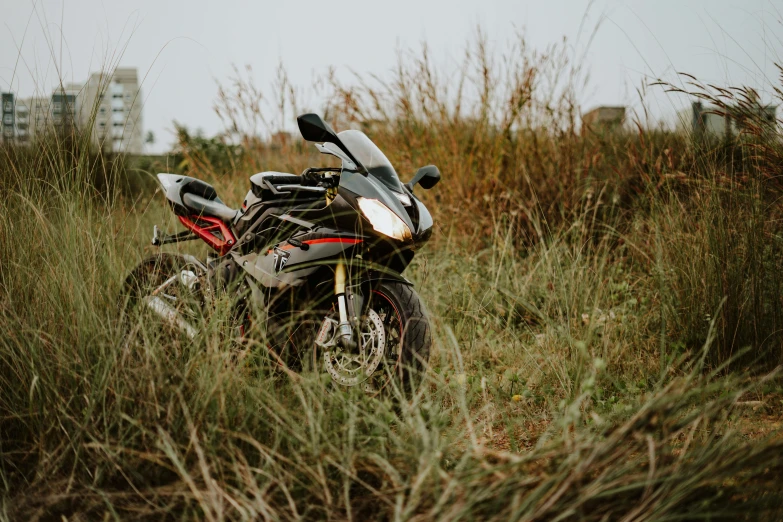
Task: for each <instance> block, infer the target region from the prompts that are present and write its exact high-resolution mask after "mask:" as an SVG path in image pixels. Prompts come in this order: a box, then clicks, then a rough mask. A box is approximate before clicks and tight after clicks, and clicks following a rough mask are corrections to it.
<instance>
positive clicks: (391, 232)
mask: <svg viewBox="0 0 783 522" xmlns="http://www.w3.org/2000/svg"><path fill="white" fill-rule="evenodd" d="M356 201H357V203H359V208H360V209H361V211H362V214H364V217H366V218H367V219H368V220H369V221H370V224H371V225H372V228H374V229H375V230H376V231H377V232H380V233H381V234H384V235H387V236H389V237H393V238H394V239H398V240H400V241H405V240H406V239H411V237H412V236H411V229H409V228H408V225H406V224H405V222H404V221H403V220H402V219H400V217H399V216H398V215H397V214H395V213H394V212H392V211H391V210H390V209H389V207H387V206H386V205H384V204H383V203H381V202H380V201H378V200H377V199H368V198H358V199H357V200H356Z"/></svg>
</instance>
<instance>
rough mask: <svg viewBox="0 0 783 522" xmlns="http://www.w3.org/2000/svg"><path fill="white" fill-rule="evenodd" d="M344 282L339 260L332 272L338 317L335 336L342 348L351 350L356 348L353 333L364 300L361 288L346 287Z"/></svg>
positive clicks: (344, 274) (342, 266) (357, 325)
mask: <svg viewBox="0 0 783 522" xmlns="http://www.w3.org/2000/svg"><path fill="white" fill-rule="evenodd" d="M346 280H347V277H346V270H345V261H344V260H343V259H340V260H338V261H337V266H336V267H335V270H334V295H335V296H337V311H338V313H339V316H340V324H339V325H338V327H337V336H338V342H339V343H340V344H341V345H342V347H343V348H345V349H347V350H352V349H354V348H356V340H355V339H354V332H355V331H356V330H357V329H358V327H359V315H360V313H361V310H362V303H363V301H364V299H363V296H362V292H361V286H360V285H359V284H357V285H347V284H346ZM346 296H347V298H346Z"/></svg>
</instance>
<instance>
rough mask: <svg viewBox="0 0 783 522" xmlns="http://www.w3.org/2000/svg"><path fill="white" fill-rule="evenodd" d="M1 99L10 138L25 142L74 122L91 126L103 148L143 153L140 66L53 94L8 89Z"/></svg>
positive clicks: (6, 135) (4, 128)
mask: <svg viewBox="0 0 783 522" xmlns="http://www.w3.org/2000/svg"><path fill="white" fill-rule="evenodd" d="M0 102H1V103H2V106H0V109H2V120H0V121H1V122H2V134H0V136H2V139H4V140H14V141H15V142H17V143H24V142H28V141H31V140H33V139H35V137H36V135H39V136H40V135H41V134H42V133H44V132H45V131H46V129H48V128H52V129H55V130H59V131H63V130H67V129H68V128H69V126H71V127H76V128H79V129H83V130H88V131H89V133H90V139H91V140H92V142H93V143H94V144H95V145H96V146H98V147H101V148H102V149H103V150H106V151H113V152H126V153H129V154H141V153H142V152H143V129H142V114H141V102H142V100H141V89H140V88H139V81H138V75H137V73H136V69H135V68H117V69H115V70H114V71H113V73H111V74H109V73H103V72H100V73H93V74H92V75H90V78H89V79H88V80H87V82H86V83H84V84H79V83H69V84H65V85H60V86H58V87H56V88H55V89H54V92H53V93H52V95H51V97H50V98H42V97H33V98H27V99H24V100H18V101H17V100H15V97H14V94H13V93H3V94H2V99H1V100H0ZM6 108H7V109H8V111H6Z"/></svg>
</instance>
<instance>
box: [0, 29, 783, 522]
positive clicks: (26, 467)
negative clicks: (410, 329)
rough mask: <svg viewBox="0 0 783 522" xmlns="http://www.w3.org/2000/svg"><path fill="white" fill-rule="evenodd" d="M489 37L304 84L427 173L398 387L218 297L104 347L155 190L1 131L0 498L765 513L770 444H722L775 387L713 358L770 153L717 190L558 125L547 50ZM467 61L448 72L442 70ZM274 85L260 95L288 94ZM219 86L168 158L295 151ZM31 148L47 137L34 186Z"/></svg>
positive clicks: (771, 253) (750, 276)
mask: <svg viewBox="0 0 783 522" xmlns="http://www.w3.org/2000/svg"><path fill="white" fill-rule="evenodd" d="M490 57H491V54H490V53H488V52H487V51H486V48H485V44H484V43H483V41H481V40H479V42H478V43H476V44H474V45H473V47H470V48H469V49H468V51H467V53H466V64H465V69H463V70H461V71H460V72H458V73H457V74H458V75H457V77H456V80H457V81H455V80H454V79H452V78H450V77H445V76H443V73H441V72H439V71H438V69H437V68H436V67H435V66H434V65H433V64H432V63H431V62H430V61H429V58H428V56H427V54H426V52H424V51H423V52H422V54H420V55H403V56H402V57H401V62H400V66H399V68H398V69H397V71H396V72H395V76H393V77H392V79H390V80H388V81H384V82H380V83H379V84H378V85H375V86H371V85H369V84H362V83H358V84H353V85H342V84H337V83H336V81H332V83H331V85H332V87H333V92H334V93H335V98H334V99H333V100H332V103H331V104H330V105H329V107H327V108H328V109H329V110H330V112H329V114H330V117H331V118H332V121H334V122H335V125H336V126H337V127H338V128H345V127H347V126H351V125H356V126H359V127H363V128H365V129H366V131H367V132H368V133H369V134H370V135H371V136H372V138H373V139H374V140H375V141H376V142H377V143H378V144H379V146H380V147H381V148H382V149H383V150H384V151H386V152H387V153H388V154H389V156H390V158H391V159H392V161H393V162H394V164H395V165H396V166H397V167H398V171H399V172H400V173H401V175H402V176H403V177H404V178H405V177H407V176H406V175H405V174H404V173H405V172H411V171H413V169H414V168H415V167H418V166H420V164H426V163H435V164H437V165H439V167H440V168H441V170H442V171H443V174H444V179H443V182H442V183H441V184H440V185H438V186H437V187H436V188H435V189H433V190H432V191H430V192H429V193H425V194H423V196H422V197H424V198H425V199H426V201H427V204H428V205H429V206H430V207H431V208H432V209H433V211H434V212H435V215H436V217H437V222H438V226H439V228H438V231H437V234H436V237H435V239H434V240H433V242H432V244H431V245H430V246H429V247H428V249H427V250H425V251H423V252H422V253H420V255H419V256H418V257H417V258H416V260H415V263H414V265H413V266H412V268H411V271H410V274H408V275H410V276H411V277H412V278H413V279H414V280H415V282H416V284H417V287H418V289H419V292H420V294H421V295H422V296H423V298H424V300H425V303H426V304H427V307H428V309H429V312H430V316H431V320H432V321H433V324H434V327H435V334H436V335H435V346H434V348H433V353H432V357H431V361H430V370H429V371H428V373H427V375H426V377H425V382H424V383H423V385H422V386H421V388H420V390H419V392H418V393H417V394H416V395H415V396H414V397H412V398H410V399H404V398H403V397H396V398H394V397H392V398H390V399H388V400H384V399H372V398H368V397H365V396H364V395H362V394H360V393H357V392H356V391H355V390H350V389H349V390H344V391H327V389H326V388H325V387H324V386H323V383H322V382H321V381H319V380H318V379H315V378H311V377H307V376H292V375H288V374H286V373H282V372H280V371H279V369H278V367H277V365H276V362H275V361H270V360H269V359H268V354H267V352H266V350H265V349H264V348H263V347H262V346H254V345H251V346H249V347H241V346H237V345H235V344H233V343H230V342H227V341H226V339H225V337H224V336H221V335H220V333H219V329H220V326H221V320H222V319H223V317H222V316H221V314H220V313H215V314H207V315H206V316H205V317H204V318H203V319H202V320H203V324H202V327H203V329H204V331H205V332H207V334H205V335H204V336H202V337H200V338H199V339H197V340H195V341H194V342H192V343H173V342H170V341H167V340H166V339H165V338H161V337H159V335H158V333H157V332H155V331H154V330H152V329H149V331H145V332H142V333H143V335H142V336H141V337H140V339H141V340H140V342H139V343H138V344H137V345H129V344H128V343H126V342H124V337H123V336H122V335H120V331H119V326H118V324H117V315H118V312H117V310H116V307H115V305H116V296H117V292H118V291H119V286H120V283H121V281H122V280H123V278H124V276H125V275H126V274H127V272H128V271H129V270H130V269H131V268H132V267H133V266H134V265H135V264H136V263H137V262H138V261H139V259H140V258H141V256H142V255H143V253H144V252H145V251H146V250H148V249H149V248H150V247H149V246H145V245H146V243H147V241H148V235H149V231H150V230H151V227H152V224H153V223H157V224H162V223H163V222H165V220H166V219H167V218H166V216H168V213H167V211H166V209H165V206H164V203H163V202H162V201H161V198H160V196H158V195H154V196H145V197H141V198H138V197H137V198H134V199H123V198H96V197H84V195H85V194H94V193H95V190H94V189H93V188H90V187H91V186H92V185H91V183H92V182H91V179H92V177H91V176H92V175H91V174H90V173H91V172H92V170H90V169H91V167H90V165H92V163H90V162H89V161H85V160H84V158H85V157H86V156H84V155H82V156H80V158H81V159H78V160H76V161H72V162H65V159H66V158H72V157H73V156H72V155H71V154H70V152H69V149H68V148H67V147H65V146H63V145H62V142H58V141H52V142H44V143H40V144H39V145H38V148H37V149H33V152H35V154H30V153H29V152H25V151H22V150H19V151H17V150H13V151H9V152H7V153H6V156H5V158H8V160H7V161H6V162H4V163H3V167H2V169H3V171H2V176H3V178H2V179H3V182H2V183H3V184H4V186H6V187H9V188H8V190H7V197H5V198H3V199H2V200H0V238H1V239H2V242H0V327H2V331H3V332H4V334H3V335H2V336H0V378H1V379H2V385H1V386H0V478H1V479H2V495H0V517H3V518H5V519H9V520H16V519H35V518H39V519H40V518H43V519H46V518H56V517H60V516H66V517H71V518H74V517H81V518H84V519H94V518H105V519H112V518H115V519H124V518H141V519H152V520H159V519H161V518H171V519H173V518H183V519H189V518H201V519H209V520H223V519H264V520H289V519H330V520H334V519H338V520H346V519H348V520H368V519H369V520H374V519H377V520H387V519H388V520H391V519H394V520H397V519H399V520H403V519H440V520H456V519H468V520H472V519H482V520H483V519H488V520H534V519H537V520H555V519H559V520H565V519H580V520H615V519H624V520H632V519H695V518H707V519H732V520H734V519H749V520H757V519H769V520H775V519H779V518H780V517H781V515H782V513H781V511H780V510H781V507H780V506H781V505H783V503H781V500H783V499H781V492H780V488H779V484H780V481H781V479H783V466H781V456H780V455H781V445H780V441H779V437H775V436H772V437H769V438H765V437H758V436H753V437H749V436H748V433H749V432H750V431H751V430H753V429H755V427H756V426H759V425H761V423H762V422H763V419H764V418H763V417H760V416H759V413H760V412H761V411H769V410H770V409H772V408H773V406H777V405H776V404H774V403H775V401H776V400H778V399H779V397H780V389H779V380H778V377H777V373H775V372H774V371H773V372H771V373H766V371H764V365H763V364H762V365H761V366H756V367H754V368H758V370H757V371H755V375H754V376H752V377H751V376H749V375H748V374H747V373H744V372H742V371H739V370H738V369H737V368H738V364H740V363H742V364H745V361H746V360H753V361H757V362H758V361H760V362H761V363H767V364H768V365H770V366H773V365H774V364H775V363H776V362H777V359H776V357H777V356H778V353H779V352H777V350H778V345H777V344H776V343H777V341H775V339H777V337H775V333H776V328H777V326H776V325H777V323H776V322H775V321H777V319H776V315H775V314H776V313H777V311H776V310H777V308H776V307H777V304H778V302H779V297H778V296H779V295H780V294H779V292H776V291H775V288H776V287H775V286H774V284H777V283H776V282H777V277H779V276H777V274H778V273H779V270H778V268H779V267H780V257H779V256H778V255H777V232H778V229H777V228H776V226H777V224H776V223H777V222H776V220H775V219H774V216H775V215H776V212H777V211H776V210H775V207H774V206H773V205H771V204H770V202H771V201H770V200H769V199H767V197H768V196H766V195H764V196H763V197H761V196H760V197H758V198H756V197H754V194H759V192H758V187H759V185H758V182H757V181H758V180H760V179H762V178H761V176H762V174H763V173H764V172H765V171H764V169H767V168H770V167H768V166H765V165H767V163H764V162H762V161H753V162H749V163H747V164H742V165H739V166H734V167H733V168H734V169H735V170H732V171H731V176H733V178H732V179H734V180H735V181H736V180H739V181H741V180H742V179H743V178H742V176H751V175H753V176H755V178H753V179H755V180H757V181H755V182H751V181H748V182H747V184H746V185H743V186H737V184H736V183H734V184H726V183H725V182H724V177H723V176H722V175H721V173H722V172H723V171H724V169H726V168H727V166H726V165H727V163H725V161H724V160H723V159H721V158H720V157H714V156H712V155H711V154H710V153H709V150H712V149H708V151H707V152H706V153H705V151H704V149H700V148H698V147H694V146H693V144H692V143H691V142H690V141H689V140H688V139H686V138H683V137H681V136H676V135H672V134H667V133H663V132H659V131H656V132H648V131H646V130H644V129H643V128H641V127H639V128H638V131H637V132H635V133H617V134H614V133H605V134H591V133H586V134H581V133H578V132H577V127H576V125H577V116H576V115H577V114H578V108H577V107H576V105H575V103H574V101H573V100H574V99H575V98H574V96H573V92H574V89H576V88H578V87H579V85H580V84H579V83H578V82H579V81H581V80H579V78H581V76H580V72H579V70H578V69H575V68H572V67H571V66H570V65H569V64H568V62H567V60H566V57H567V54H566V53H565V52H564V47H561V46H554V47H553V48H552V49H550V50H548V51H547V52H546V53H544V54H539V53H535V52H533V51H532V50H530V49H528V48H526V47H525V46H524V41H523V40H520V41H519V43H518V45H517V46H516V47H514V48H513V49H510V50H509V52H508V58H507V59H506V60H505V61H503V62H500V63H498V62H492V60H491V58H490ZM474 71H479V72H481V74H480V75H479V76H478V78H480V81H479V82H478V83H477V84H476V85H475V87H474V89H473V91H472V92H468V88H467V87H463V89H465V90H464V91H460V90H459V89H458V90H457V92H456V93H455V92H454V91H453V90H449V89H447V85H457V86H459V85H467V84H468V82H469V81H470V78H474V77H476V76H475V74H473V72H474ZM284 78H285V76H284V71H281V76H280V78H279V79H278V81H277V83H276V86H277V90H276V92H277V94H278V95H279V96H275V97H274V98H273V99H274V100H275V101H276V102H278V101H279V100H282V102H280V103H272V104H271V105H270V106H271V107H272V108H274V109H275V110H282V111H283V114H286V112H285V111H289V112H288V113H287V114H289V115H290V114H292V113H293V107H298V104H296V100H295V96H292V95H291V93H292V92H294V91H295V90H293V89H292V88H291V86H290V85H289V84H288V83H287V80H286V81H284ZM243 82H246V80H238V82H237V83H236V84H235V85H234V86H233V87H232V88H226V89H224V90H223V94H222V98H221V99H220V101H219V104H220V105H219V108H220V110H222V111H224V112H223V114H224V115H225V116H226V118H227V121H233V123H231V124H230V125H229V126H228V134H227V135H226V136H224V137H220V138H218V139H217V141H216V142H212V143H201V142H197V141H194V139H193V138H194V137H193V136H189V135H181V137H182V143H181V147H180V149H179V150H178V154H180V157H181V159H182V161H180V162H179V168H181V169H188V172H190V173H191V174H193V175H199V176H204V177H206V178H208V179H209V180H211V181H214V183H215V185H216V187H217V189H218V192H220V193H221V196H222V197H223V199H224V200H227V201H229V202H233V203H238V202H239V201H241V197H242V195H243V194H244V193H245V192H246V190H247V188H248V186H247V183H248V182H247V179H246V178H247V175H248V174H250V173H252V172H254V171H256V170H261V169H267V168H268V169H278V170H288V171H294V172H296V171H298V170H299V169H302V168H304V167H306V166H311V165H314V164H317V163H318V162H319V161H321V160H322V158H319V157H317V156H314V155H312V153H311V152H310V148H305V147H303V145H302V144H301V143H298V142H296V141H295V140H293V141H287V140H281V141H278V142H275V143H274V146H272V145H270V144H269V143H268V142H265V140H263V139H260V138H259V137H258V134H259V132H260V129H262V128H263V129H267V130H270V129H271V130H278V129H277V127H279V126H280V124H279V122H280V121H283V120H284V117H283V116H280V117H277V116H275V117H272V116H266V115H265V114H264V113H263V109H262V107H263V103H262V101H263V100H265V99H266V98H265V96H266V94H264V93H263V92H262V91H261V90H258V89H255V88H254V87H253V88H252V89H251V88H250V87H248V86H247V85H246V83H243ZM231 89H235V91H232V90H231ZM232 92H233V93H234V94H232ZM237 92H242V93H244V94H243V96H244V98H242V99H241V100H239V99H236V97H235V94H236V93H237ZM460 92H464V93H465V94H460ZM551 92H555V93H556V94H555V95H554V97H552V96H550V95H549V93H551ZM281 93H282V95H281ZM281 107H282V109H280V108H281ZM262 117H263V119H262ZM254 118H255V119H254ZM242 121H244V122H246V124H247V122H250V124H248V125H247V126H245V127H243V126H242V125H241V123H242ZM253 122H255V123H253ZM254 125H257V126H254ZM264 125H266V127H263V126H264ZM765 139H766V140H767V141H762V142H760V143H761V144H763V145H764V146H765V147H768V148H769V151H774V150H777V149H775V148H774V147H775V141H774V139H775V138H772V137H767V138H765ZM221 144H222V145H226V147H223V148H221ZM234 146H239V147H241V152H240V153H238V154H237V152H236V151H237V149H235V148H234ZM742 146H745V145H742ZM753 147H755V148H754V149H753V150H754V151H760V152H758V155H759V156H760V157H762V158H765V159H764V161H766V162H773V161H774V158H775V156H774V154H773V153H772V152H769V151H766V150H767V149H763V148H760V147H759V142H753ZM224 154H230V157H228V158H227V157H223V156H221V155H224ZM215 156H217V157H218V158H219V159H215ZM20 158H28V159H24V160H22V159H20ZM40 158H55V159H58V161H60V160H59V159H60V158H62V162H59V163H58V161H53V162H52V163H51V165H52V167H51V168H50V170H49V172H51V175H52V176H53V177H56V179H57V180H58V181H57V182H56V183H55V182H52V181H51V179H46V178H43V177H42V176H41V175H40V172H41V171H40V170H38V165H40V163H36V162H37V161H41V160H40ZM222 161H226V163H219V162H222ZM58 175H59V176H58ZM9 180H11V182H9ZM44 187H46V188H45V189H44ZM754 191H756V192H754ZM226 194H227V196H224V195H226ZM763 194H766V193H763ZM142 211H143V212H142ZM167 248H173V247H167ZM199 253H203V252H201V251H199ZM732 292H733V293H732ZM778 308H779V307H778ZM708 314H709V316H708ZM730 314H734V315H730ZM732 318H734V319H732ZM748 318H750V319H751V321H750V323H748V320H747V319H748ZM747 324H750V325H752V326H747ZM754 336H755V337H754ZM752 339H759V340H760V342H758V343H757V344H754V342H748V341H749V340H752ZM748 347H749V348H748ZM743 357H747V358H749V359H743ZM752 406H755V407H759V408H761V410H759V411H758V412H755V410H752V409H750V407H752Z"/></svg>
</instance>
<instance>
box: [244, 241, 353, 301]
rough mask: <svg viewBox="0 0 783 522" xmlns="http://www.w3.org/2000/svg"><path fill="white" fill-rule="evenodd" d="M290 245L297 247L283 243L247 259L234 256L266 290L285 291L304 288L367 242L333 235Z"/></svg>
mask: <svg viewBox="0 0 783 522" xmlns="http://www.w3.org/2000/svg"><path fill="white" fill-rule="evenodd" d="M291 241H293V242H295V243H296V244H292V243H289V242H288V241H283V242H281V243H278V244H276V245H273V246H271V247H270V248H268V249H267V250H266V251H262V252H252V253H249V254H247V255H244V256H243V255H239V254H238V253H231V256H232V257H233V258H234V260H235V261H236V262H237V264H238V265H239V266H240V267H242V269H243V270H245V271H246V272H247V273H248V274H250V275H251V276H252V277H253V278H254V279H255V280H257V281H258V282H259V283H260V284H261V285H263V286H264V287H267V288H285V287H287V286H299V285H301V284H303V283H304V282H305V281H306V280H307V279H306V278H307V277H308V276H310V275H312V274H313V273H314V272H316V271H317V270H318V269H319V268H320V267H323V266H324V265H330V264H333V263H336V262H337V259H338V258H340V257H343V256H344V253H345V252H346V251H347V250H350V249H353V248H355V247H357V246H359V245H360V244H361V243H362V242H363V241H364V239H363V238H361V237H357V236H348V235H345V234H338V233H337V232H334V231H332V233H331V234H330V233H325V232H321V233H319V234H307V235H301V236H297V237H296V238H295V239H294V238H291ZM345 257H350V256H345ZM309 282H310V283H312V281H309Z"/></svg>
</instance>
